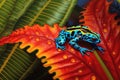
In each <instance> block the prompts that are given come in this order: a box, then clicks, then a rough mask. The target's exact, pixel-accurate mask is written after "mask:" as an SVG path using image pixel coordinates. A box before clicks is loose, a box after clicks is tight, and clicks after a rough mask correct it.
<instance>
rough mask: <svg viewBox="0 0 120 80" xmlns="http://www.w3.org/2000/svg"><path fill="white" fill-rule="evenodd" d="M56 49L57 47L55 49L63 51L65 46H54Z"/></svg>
mask: <svg viewBox="0 0 120 80" xmlns="http://www.w3.org/2000/svg"><path fill="white" fill-rule="evenodd" d="M56 47H57V49H62V50H65V46H61V45H58V44H56Z"/></svg>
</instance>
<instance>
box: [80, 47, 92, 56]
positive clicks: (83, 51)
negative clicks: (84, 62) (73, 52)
mask: <svg viewBox="0 0 120 80" xmlns="http://www.w3.org/2000/svg"><path fill="white" fill-rule="evenodd" d="M79 51H80V52H81V54H82V56H83V55H85V54H86V55H88V56H89V54H88V53H86V52H92V50H89V49H87V48H81V49H80V50H79Z"/></svg>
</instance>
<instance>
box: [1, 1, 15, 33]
mask: <svg viewBox="0 0 120 80" xmlns="http://www.w3.org/2000/svg"><path fill="white" fill-rule="evenodd" d="M15 2H16V0H1V2H0V33H1V32H2V31H4V29H5V26H6V24H7V21H8V18H9V17H10V14H11V11H12V9H13V7H14V4H15Z"/></svg>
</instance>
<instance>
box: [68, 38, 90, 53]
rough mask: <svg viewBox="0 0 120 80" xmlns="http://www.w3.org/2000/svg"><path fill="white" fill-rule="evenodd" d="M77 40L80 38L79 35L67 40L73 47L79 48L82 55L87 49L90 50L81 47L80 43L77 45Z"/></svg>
mask: <svg viewBox="0 0 120 80" xmlns="http://www.w3.org/2000/svg"><path fill="white" fill-rule="evenodd" d="M79 40H80V38H79V37H76V38H74V39H71V40H70V41H69V44H70V45H71V46H72V47H73V48H75V49H77V50H79V51H80V52H81V54H82V55H84V54H86V52H87V51H91V50H89V49H87V48H83V47H81V46H80V45H78V43H77V42H78V41H79ZM87 55H89V54H87Z"/></svg>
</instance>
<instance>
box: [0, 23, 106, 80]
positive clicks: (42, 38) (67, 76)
mask: <svg viewBox="0 0 120 80" xmlns="http://www.w3.org/2000/svg"><path fill="white" fill-rule="evenodd" d="M61 29H63V28H60V27H59V26H58V25H57V24H55V25H54V27H51V26H49V25H44V27H42V26H39V25H34V26H32V27H29V26H25V27H24V28H21V29H18V30H16V31H14V32H13V33H12V34H11V35H9V36H8V37H3V38H2V39H1V40H0V45H3V44H5V43H17V42H21V43H22V44H21V45H20V48H25V47H27V46H30V47H29V48H28V49H27V51H28V52H29V53H31V52H33V51H34V50H38V52H37V53H36V56H37V57H38V58H41V57H43V56H45V57H46V58H44V59H42V62H43V63H44V62H46V61H47V63H45V64H44V66H45V67H48V66H51V67H52V68H51V69H50V71H49V72H50V73H53V72H56V75H55V76H54V79H56V78H59V79H60V80H81V79H82V80H95V79H97V80H103V79H105V80H106V79H107V77H106V75H105V73H104V71H103V70H102V68H101V66H100V64H99V63H98V62H97V60H96V57H95V56H94V55H93V54H90V56H81V54H80V53H79V52H78V51H76V50H74V49H73V48H71V47H70V46H69V45H68V44H66V48H67V49H66V50H64V51H62V50H59V49H58V50H57V49H56V46H55V43H54V39H55V38H56V37H57V36H58V34H59V32H60V30H61ZM101 74H102V75H101Z"/></svg>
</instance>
